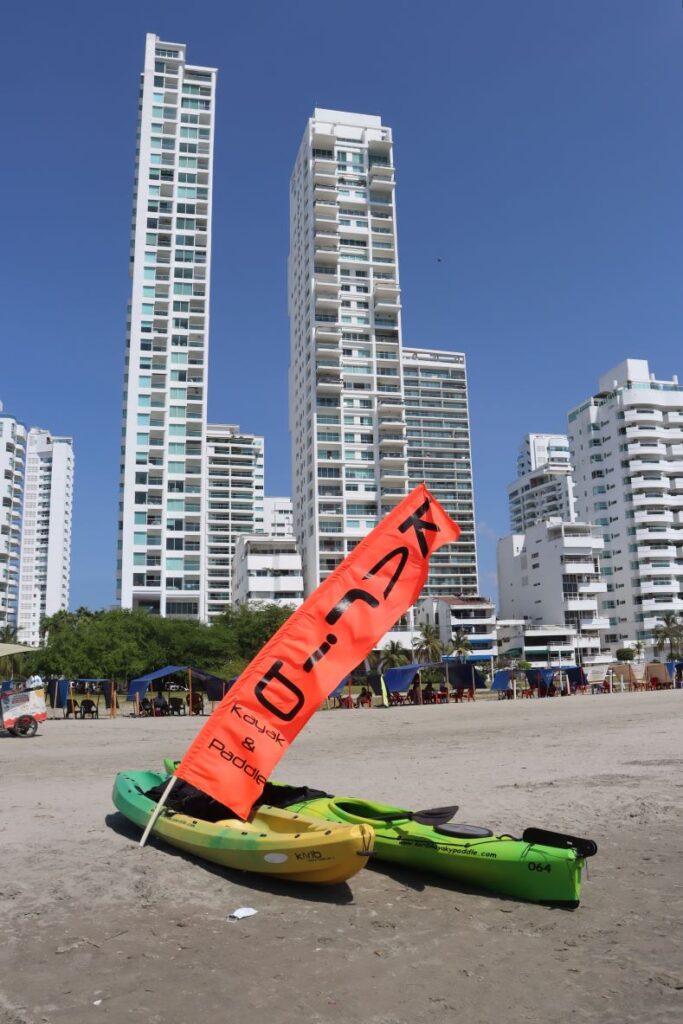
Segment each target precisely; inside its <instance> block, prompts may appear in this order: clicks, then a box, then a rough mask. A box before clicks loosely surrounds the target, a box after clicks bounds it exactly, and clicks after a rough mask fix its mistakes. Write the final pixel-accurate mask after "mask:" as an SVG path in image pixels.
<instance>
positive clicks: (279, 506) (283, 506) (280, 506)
mask: <svg viewBox="0 0 683 1024" xmlns="http://www.w3.org/2000/svg"><path fill="white" fill-rule="evenodd" d="M263 532H264V533H266V534H268V536H269V537H293V536H294V510H293V508H292V499H291V498H273V497H268V496H266V497H265V498H264V499H263Z"/></svg>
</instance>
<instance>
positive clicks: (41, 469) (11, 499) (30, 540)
mask: <svg viewBox="0 0 683 1024" xmlns="http://www.w3.org/2000/svg"><path fill="white" fill-rule="evenodd" d="M73 472H74V454H73V441H72V439H71V438H70V437H53V436H52V435H51V434H50V432H49V431H47V430H42V429H40V428H39V427H31V428H30V430H27V429H26V427H25V426H24V424H23V423H19V422H18V421H17V420H16V419H15V418H14V417H13V416H8V415H6V414H3V411H2V403H0V499H1V501H0V628H1V627H3V626H13V627H15V628H16V630H17V633H18V638H19V640H20V642H21V643H26V644H37V643H38V642H39V641H40V625H41V621H42V619H43V618H44V617H45V616H46V615H53V614H54V613H55V612H58V611H60V610H61V609H63V608H67V607H68V604H69V578H70V568H71V514H72V505H73Z"/></svg>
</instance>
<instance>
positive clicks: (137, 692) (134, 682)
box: [127, 665, 235, 701]
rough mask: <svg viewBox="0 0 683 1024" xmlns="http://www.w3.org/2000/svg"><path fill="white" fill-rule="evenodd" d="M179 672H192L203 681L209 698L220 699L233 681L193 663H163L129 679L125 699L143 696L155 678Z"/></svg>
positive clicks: (131, 699)
mask: <svg viewBox="0 0 683 1024" xmlns="http://www.w3.org/2000/svg"><path fill="white" fill-rule="evenodd" d="M179 672H192V675H193V676H194V677H195V678H196V679H198V680H200V681H201V682H202V683H204V684H205V685H206V687H207V691H208V696H209V700H222V698H223V697H224V696H225V694H226V693H227V692H228V690H229V689H230V687H231V686H232V684H233V683H234V682H235V680H234V679H231V680H229V681H226V680H225V679H220V678H219V677H218V676H214V675H211V673H210V672H205V671H204V669H203V668H195V667H194V665H165V666H164V668H158V669H155V671H154V672H148V673H147V674H146V675H144V676H138V678H137V679H131V681H130V683H129V684H128V696H127V699H128V700H129V701H134V700H135V697H136V696H138V697H144V695H145V693H146V692H147V687H148V686H149V684H150V683H152V682H154V680H155V679H164V678H166V677H167V676H174V675H176V674H177V673H179Z"/></svg>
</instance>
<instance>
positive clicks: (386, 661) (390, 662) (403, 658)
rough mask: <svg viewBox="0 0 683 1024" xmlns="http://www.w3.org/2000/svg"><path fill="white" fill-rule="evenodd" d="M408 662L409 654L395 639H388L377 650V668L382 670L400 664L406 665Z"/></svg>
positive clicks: (396, 666)
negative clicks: (383, 645)
mask: <svg viewBox="0 0 683 1024" xmlns="http://www.w3.org/2000/svg"><path fill="white" fill-rule="evenodd" d="M409 662H410V654H409V653H408V651H407V650H406V649H405V647H401V645H400V643H398V641H397V640H390V641H389V643H388V644H387V645H386V647H383V648H382V650H381V651H380V652H379V668H380V669H381V671H382V672H384V671H385V669H388V668H398V667H399V666H400V665H407V664H409Z"/></svg>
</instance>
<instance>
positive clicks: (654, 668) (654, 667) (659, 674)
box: [643, 661, 671, 683]
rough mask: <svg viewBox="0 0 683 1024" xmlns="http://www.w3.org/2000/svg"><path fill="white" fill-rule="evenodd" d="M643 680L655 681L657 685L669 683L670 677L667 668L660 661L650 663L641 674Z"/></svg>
mask: <svg viewBox="0 0 683 1024" xmlns="http://www.w3.org/2000/svg"><path fill="white" fill-rule="evenodd" d="M643 678H644V679H656V680H657V682H659V683H670V682H671V677H670V675H669V671H668V669H667V666H666V665H664V664H663V663H662V662H661V661H650V662H648V664H647V665H646V666H645V671H644V672H643Z"/></svg>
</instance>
